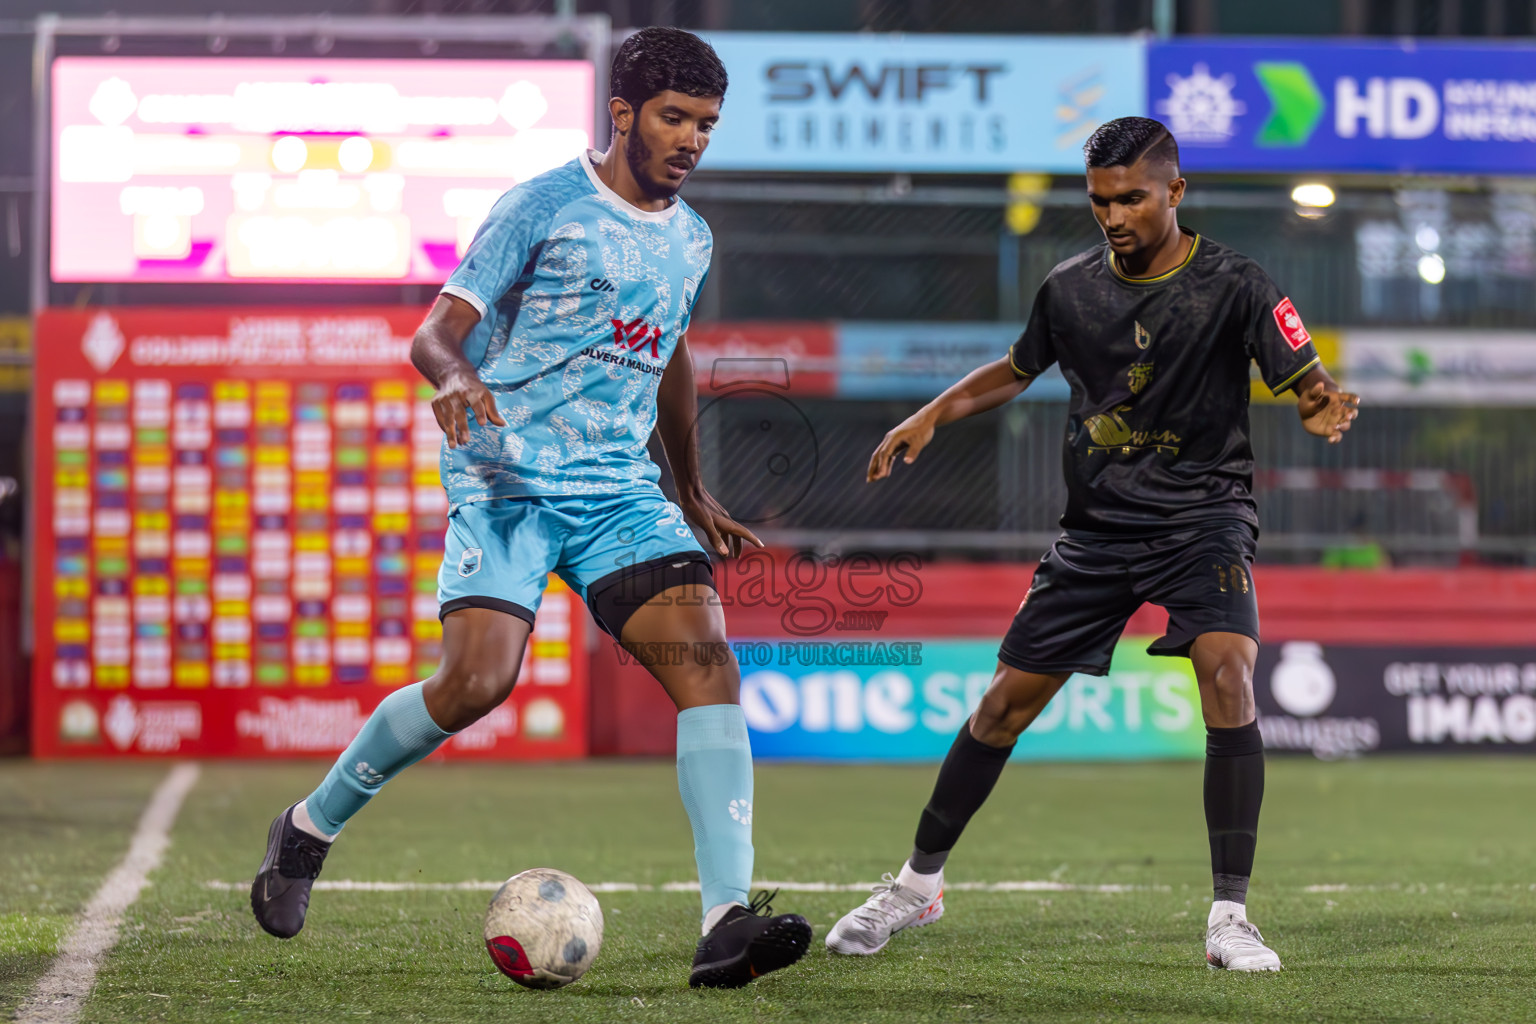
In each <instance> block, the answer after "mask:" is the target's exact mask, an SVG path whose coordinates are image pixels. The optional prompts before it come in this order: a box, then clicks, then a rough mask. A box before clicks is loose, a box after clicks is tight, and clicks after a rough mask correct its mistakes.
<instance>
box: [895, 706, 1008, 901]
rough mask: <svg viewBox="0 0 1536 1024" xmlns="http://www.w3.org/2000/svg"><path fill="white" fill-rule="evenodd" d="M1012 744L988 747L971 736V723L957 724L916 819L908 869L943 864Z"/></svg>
mask: <svg viewBox="0 0 1536 1024" xmlns="http://www.w3.org/2000/svg"><path fill="white" fill-rule="evenodd" d="M1011 753H1013V744H1009V745H1008V746H1006V747H991V746H988V745H987V744H985V743H983V742H981V741H980V740H978V739H977V738H976V737H974V736H972V735H971V723H970V722H966V723H965V724H964V725H962V726H961V727H960V734H959V735H958V736H956V737H955V742H954V743H953V744H952V745H951V746H950V748H949V753H948V754H946V755H945V756H944V764H943V766H941V767H940V768H939V778H938V781H937V782H935V783H934V784H933V795H932V796H930V797H929V798H928V806H927V807H924V808H923V816H922V817H921V818H919V819H918V822H917V838H916V839H915V840H914V841H913V850H912V859H911V861H910V862H909V863H910V864H911V865H912V870H913V871H916V872H917V873H918V874H922V875H931V874H933V873H934V872H936V871H938V870H940V869H941V868H943V867H944V861H945V860H947V859H948V858H949V851H950V850H952V849H954V846H955V843H956V842H957V841H958V840H959V838H960V833H961V832H964V831H965V826H966V823H967V822H969V821H970V820H971V815H973V814H975V813H976V812H977V811H978V810H980V809H981V805H982V804H984V803H986V802H987V796H988V795H989V794H990V793H991V792H992V787H993V786H995V785H997V777H998V776H999V775H1001V774H1003V766H1004V765H1005V764H1007V763H1008V755H1009V754H1011Z"/></svg>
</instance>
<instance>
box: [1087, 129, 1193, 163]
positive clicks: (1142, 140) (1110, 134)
mask: <svg viewBox="0 0 1536 1024" xmlns="http://www.w3.org/2000/svg"><path fill="white" fill-rule="evenodd" d="M1143 158H1146V159H1148V160H1150V161H1153V162H1156V163H1161V164H1166V165H1167V166H1168V168H1169V170H1170V171H1172V172H1173V177H1178V175H1179V144H1178V142H1177V141H1175V139H1174V137H1173V132H1170V131H1169V130H1168V127H1167V125H1165V124H1163V123H1162V122H1161V121H1154V120H1152V118H1150V117H1117V118H1115V119H1114V120H1113V121H1105V122H1104V123H1103V124H1101V125H1099V127H1098V128H1097V129H1095V130H1094V133H1093V134H1092V135H1090V136H1088V141H1087V142H1085V143H1083V161H1084V162H1085V163H1086V164H1087V165H1088V166H1089V167H1132V166H1134V165H1135V164H1136V162H1137V161H1138V160H1141V159H1143Z"/></svg>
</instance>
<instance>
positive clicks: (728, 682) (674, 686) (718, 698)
mask: <svg viewBox="0 0 1536 1024" xmlns="http://www.w3.org/2000/svg"><path fill="white" fill-rule="evenodd" d="M686 661H687V664H686V665H684V666H674V667H673V668H672V669H671V670H669V671H668V673H667V677H666V678H665V679H663V683H664V684H665V686H666V690H667V693H668V694H669V695H670V696H671V697H672V701H673V703H675V704H676V705H677V706H678V707H680V708H682V707H697V706H699V705H703V704H736V703H738V702H739V701H740V694H741V670H740V669H739V668H737V666H736V661H735V659H728V660H726V661H725V662H724V663H716V661H715V660H714V659H712V658H708V657H705V658H695V659H686Z"/></svg>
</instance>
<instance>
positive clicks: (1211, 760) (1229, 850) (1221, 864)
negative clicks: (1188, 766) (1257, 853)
mask: <svg viewBox="0 0 1536 1024" xmlns="http://www.w3.org/2000/svg"><path fill="white" fill-rule="evenodd" d="M1205 736H1206V739H1205V827H1206V831H1207V832H1208V833H1209V834H1210V839H1211V875H1212V881H1213V882H1214V887H1215V898H1216V899H1218V900H1231V901H1232V902H1234V903H1246V902H1247V900H1248V877H1249V876H1250V875H1252V874H1253V851H1254V848H1255V846H1256V845H1257V842H1258V834H1259V805H1260V804H1262V803H1263V802H1264V737H1263V736H1261V735H1260V734H1259V723H1258V722H1256V721H1254V722H1249V723H1248V724H1247V725H1242V726H1238V727H1237V728H1236V729H1216V728H1212V727H1210V726H1207V727H1206V730H1205Z"/></svg>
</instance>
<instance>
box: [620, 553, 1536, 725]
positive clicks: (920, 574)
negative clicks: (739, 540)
mask: <svg viewBox="0 0 1536 1024" xmlns="http://www.w3.org/2000/svg"><path fill="white" fill-rule="evenodd" d="M753 559H757V560H758V564H757V567H756V568H755V569H754V568H751V563H752V561H753ZM796 563H798V564H796ZM770 565H771V571H769V566H770ZM1034 568H1035V566H1034V563H1032V562H1030V563H1022V564H1007V565H967V564H953V563H935V564H929V565H922V566H920V567H913V566H911V565H893V564H891V563H890V562H889V561H888V560H887V561H885V562H883V563H880V564H877V565H874V566H857V565H854V566H850V565H849V564H848V562H846V561H845V562H844V563H842V565H841V567H839V566H823V567H822V568H821V570H819V571H817V570H815V569H814V568H813V567H811V566H810V563H809V562H807V561H805V560H804V559H799V560H794V559H791V558H790V557H789V556H788V555H787V554H786V553H784V552H773V553H760V554H757V555H754V556H751V557H750V558H748V559H742V560H740V561H738V562H733V563H729V564H727V565H725V566H721V567H718V568H717V569H716V574H715V575H716V580H717V581H718V582H719V584H720V589H721V593H722V596H723V597H724V599H725V601H726V611H725V614H726V627H727V629H728V631H729V635H730V636H731V638H732V639H733V640H734V639H751V638H765V639H818V640H882V639H883V640H895V639H900V638H903V637H988V638H993V637H995V638H997V639H999V640H1000V639H1001V638H1002V634H1003V632H1004V631H1005V630H1006V629H1007V627H1008V623H1009V621H1010V620H1011V619H1012V618H1013V614H1014V612H1015V611H1017V609H1018V606H1019V602H1020V601H1022V600H1023V598H1024V594H1025V592H1026V591H1027V590H1028V589H1029V581H1030V578H1031V577H1032V576H1033V574H1034ZM744 570H746V571H744ZM910 580H915V581H916V584H915V585H913V584H912V583H911V582H909V581H910ZM1254 582H1255V584H1256V585H1257V587H1258V593H1259V611H1260V616H1261V620H1262V623H1263V632H1264V641H1265V643H1277V642H1280V641H1284V640H1313V641H1317V642H1318V643H1323V644H1330V643H1333V644H1353V645H1373V644H1380V645H1385V646H1390V645H1392V644H1397V643H1401V644H1404V645H1416V646H1423V645H1432V644H1444V645H1449V646H1467V647H1481V646H1490V647H1491V646H1499V645H1505V646H1514V645H1521V644H1529V643H1531V642H1532V639H1533V637H1536V571H1526V570H1500V569H1399V570H1380V571H1361V570H1337V571H1335V570H1325V569H1313V568H1296V567H1290V566H1259V567H1257V568H1255V570H1254ZM802 584H804V585H802ZM881 591H883V593H882V592H881ZM870 595H876V598H875V600H873V601H872V602H870V603H868V604H867V605H861V602H863V601H865V600H866V599H867V598H868V597H869V596H870ZM774 598H777V600H774ZM818 602H825V605H824V606H822V605H818ZM808 609H809V611H808ZM818 609H819V610H818ZM827 609H830V613H831V618H832V619H833V620H835V621H834V622H833V623H832V626H831V628H826V629H824V630H823V631H821V632H819V633H809V634H802V635H801V636H796V635H795V634H794V633H793V632H791V630H790V629H789V628H787V626H786V617H787V616H789V618H788V622H789V624H790V625H795V624H797V623H798V624H799V626H800V627H801V628H802V629H806V630H810V629H813V628H814V627H815V626H817V625H818V624H819V623H818V621H817V617H818V616H819V615H821V613H822V612H824V611H826V610H827ZM850 610H862V611H872V612H881V611H883V612H886V613H887V614H886V616H885V617H884V620H883V621H882V622H881V623H880V624H879V628H878V629H877V630H875V629H861V630H860V629H839V628H836V626H837V625H839V624H843V625H846V624H847V623H846V622H844V621H843V615H844V613H845V612H847V611H850ZM791 613H793V614H792V615H791ZM1166 623H1167V616H1166V615H1165V614H1164V613H1163V611H1162V610H1161V609H1159V608H1155V607H1152V606H1150V605H1147V606H1143V607H1142V609H1141V610H1140V611H1139V612H1137V613H1136V615H1135V616H1134V617H1133V618H1132V620H1131V622H1130V625H1129V626H1128V627H1127V629H1126V631H1127V632H1128V633H1133V634H1136V633H1139V634H1144V635H1157V634H1160V633H1161V632H1162V631H1163V627H1164V626H1165V625H1166ZM866 625H867V624H866ZM591 680H592V750H593V753H597V754H624V755H639V754H659V755H667V754H671V753H672V752H673V748H674V740H675V731H676V727H675V720H676V712H675V711H674V710H673V708H672V704H671V702H670V701H669V700H668V699H667V696H666V694H665V693H663V692H662V689H661V687H660V686H659V685H657V683H656V682H655V680H653V679H652V678H651V676H650V674H649V673H647V672H646V671H645V670H644V669H643V668H641V667H639V666H638V665H635V664H624V663H622V662H621V660H620V658H619V656H618V652H617V647H616V645H615V644H614V643H613V641H612V640H611V639H609V638H608V637H607V636H606V635H600V636H599V637H598V641H597V646H596V649H595V650H594V651H593V654H592V670H591Z"/></svg>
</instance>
